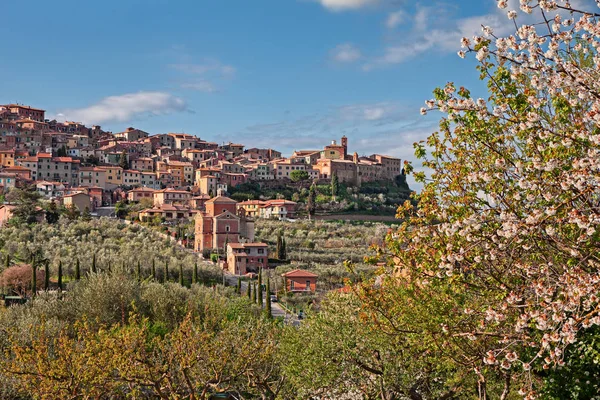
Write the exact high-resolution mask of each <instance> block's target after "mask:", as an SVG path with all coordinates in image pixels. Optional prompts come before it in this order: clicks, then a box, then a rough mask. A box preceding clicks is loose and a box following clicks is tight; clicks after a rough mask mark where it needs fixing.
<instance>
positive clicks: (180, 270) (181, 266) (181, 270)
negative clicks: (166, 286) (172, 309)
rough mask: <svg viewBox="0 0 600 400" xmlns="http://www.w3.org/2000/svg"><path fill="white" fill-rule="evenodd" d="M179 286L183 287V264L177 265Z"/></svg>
mask: <svg viewBox="0 0 600 400" xmlns="http://www.w3.org/2000/svg"><path fill="white" fill-rule="evenodd" d="M179 284H180V285H181V286H183V264H181V263H179Z"/></svg>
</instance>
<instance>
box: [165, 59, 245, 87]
mask: <svg viewBox="0 0 600 400" xmlns="http://www.w3.org/2000/svg"><path fill="white" fill-rule="evenodd" d="M169 67H170V68H171V69H173V70H175V71H178V72H179V74H180V78H179V81H183V83H181V84H179V87H180V88H181V89H187V90H195V91H198V92H204V93H214V92H217V91H218V89H217V86H220V84H223V83H224V81H226V80H229V79H231V78H233V77H234V76H235V74H236V69H235V67H234V66H232V65H228V64H224V63H222V62H221V61H219V60H217V59H214V58H205V59H203V60H202V61H201V62H199V63H189V62H183V63H178V64H170V65H169Z"/></svg>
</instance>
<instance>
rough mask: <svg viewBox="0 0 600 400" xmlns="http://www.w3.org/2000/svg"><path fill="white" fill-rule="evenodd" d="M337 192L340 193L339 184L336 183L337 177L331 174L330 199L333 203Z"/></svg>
mask: <svg viewBox="0 0 600 400" xmlns="http://www.w3.org/2000/svg"><path fill="white" fill-rule="evenodd" d="M339 191H340V184H339V181H338V176H337V174H336V173H335V172H334V173H332V174H331V197H332V198H333V201H335V200H336V197H337V195H338V192H339Z"/></svg>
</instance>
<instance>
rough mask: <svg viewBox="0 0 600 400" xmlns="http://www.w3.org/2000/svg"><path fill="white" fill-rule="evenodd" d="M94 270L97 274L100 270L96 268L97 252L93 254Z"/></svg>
mask: <svg viewBox="0 0 600 400" xmlns="http://www.w3.org/2000/svg"><path fill="white" fill-rule="evenodd" d="M92 272H93V273H94V274H95V273H96V272H98V270H97V268H96V252H94V254H93V255H92Z"/></svg>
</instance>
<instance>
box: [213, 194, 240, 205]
mask: <svg viewBox="0 0 600 400" xmlns="http://www.w3.org/2000/svg"><path fill="white" fill-rule="evenodd" d="M207 203H215V204H216V203H219V204H224V203H230V204H231V203H235V204H237V201H235V200H233V199H230V198H229V197H225V196H217V197H213V198H212V199H210V200H208V201H207Z"/></svg>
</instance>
